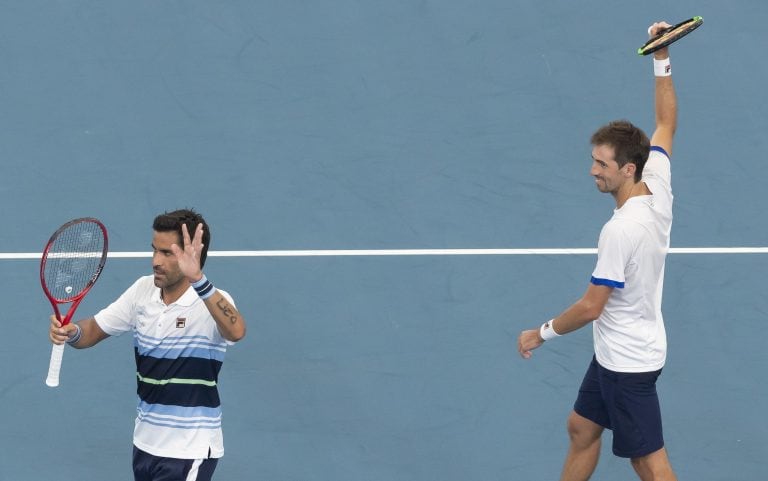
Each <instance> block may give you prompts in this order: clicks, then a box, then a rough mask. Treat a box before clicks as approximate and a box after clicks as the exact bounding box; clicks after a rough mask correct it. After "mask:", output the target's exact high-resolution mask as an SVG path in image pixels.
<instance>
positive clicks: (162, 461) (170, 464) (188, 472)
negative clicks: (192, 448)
mask: <svg viewBox="0 0 768 481" xmlns="http://www.w3.org/2000/svg"><path fill="white" fill-rule="evenodd" d="M218 461H219V460H218V459H214V458H208V459H176V458H161V457H158V456H153V455H151V454H149V453H147V452H144V451H142V450H141V449H139V448H137V447H136V446H134V447H133V479H134V480H135V481H210V480H211V478H213V471H214V470H215V469H216V464H217V463H218Z"/></svg>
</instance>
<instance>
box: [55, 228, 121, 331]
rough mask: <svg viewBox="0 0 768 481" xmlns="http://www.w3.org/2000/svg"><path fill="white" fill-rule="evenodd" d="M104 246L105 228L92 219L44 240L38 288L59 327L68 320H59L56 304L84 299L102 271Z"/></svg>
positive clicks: (61, 230)
mask: <svg viewBox="0 0 768 481" xmlns="http://www.w3.org/2000/svg"><path fill="white" fill-rule="evenodd" d="M108 244H109V241H108V237H107V229H106V227H104V224H103V223H101V221H99V220H98V219H95V218H93V217H81V218H78V219H73V220H71V221H69V222H67V223H65V224H64V225H62V226H61V227H59V228H58V229H57V230H56V232H54V233H53V235H51V238H50V239H49V240H48V243H47V244H46V246H45V249H44V250H43V255H42V258H41V260H40V284H41V286H42V288H43V292H44V293H45V295H46V297H48V299H49V300H50V301H51V304H52V305H53V308H54V311H55V313H56V317H57V318H59V320H61V321H62V323H63V324H66V323H67V322H68V321H69V319H68V318H67V319H61V316H60V314H59V312H58V308H57V304H66V303H70V302H75V301H77V300H79V299H82V298H83V296H85V294H86V293H87V292H88V290H90V288H91V287H92V286H93V284H94V283H95V282H96V280H97V279H98V278H99V276H100V275H101V272H102V270H103V269H104V265H105V264H106V262H107V252H108ZM67 317H69V316H67ZM65 321H66V322H65Z"/></svg>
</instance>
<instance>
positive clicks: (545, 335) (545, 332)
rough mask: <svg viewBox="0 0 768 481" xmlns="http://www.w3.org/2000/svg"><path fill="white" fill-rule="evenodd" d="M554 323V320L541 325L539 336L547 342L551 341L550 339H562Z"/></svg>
mask: <svg viewBox="0 0 768 481" xmlns="http://www.w3.org/2000/svg"><path fill="white" fill-rule="evenodd" d="M552 321H554V319H552V320H549V321H547V322H545V323H544V324H542V325H541V328H540V329H539V335H540V336H541V338H542V339H544V340H545V341H549V340H550V339H554V338H556V337H560V334H558V333H557V332H555V327H554V326H553V325H552Z"/></svg>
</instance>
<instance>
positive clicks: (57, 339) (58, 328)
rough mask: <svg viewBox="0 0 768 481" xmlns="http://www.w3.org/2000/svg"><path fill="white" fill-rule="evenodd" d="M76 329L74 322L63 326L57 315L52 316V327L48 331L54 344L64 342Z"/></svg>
mask: <svg viewBox="0 0 768 481" xmlns="http://www.w3.org/2000/svg"><path fill="white" fill-rule="evenodd" d="M76 330H77V328H76V327H75V325H74V324H67V325H66V326H62V325H61V322H60V321H59V320H58V319H56V316H51V329H50V330H49V331H48V338H49V339H50V340H51V342H52V343H54V344H64V343H65V342H67V340H68V339H69V338H70V337H71V335H72V334H73V333H74V332H75V331H76Z"/></svg>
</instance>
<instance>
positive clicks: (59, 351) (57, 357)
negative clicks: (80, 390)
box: [45, 344, 64, 387]
mask: <svg viewBox="0 0 768 481" xmlns="http://www.w3.org/2000/svg"><path fill="white" fill-rule="evenodd" d="M63 357H64V344H54V345H53V347H52V348H51V362H50V364H48V377H47V378H46V379H45V383H46V384H47V385H48V386H50V387H56V386H58V385H59V373H60V372H61V360H62V358H63Z"/></svg>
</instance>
